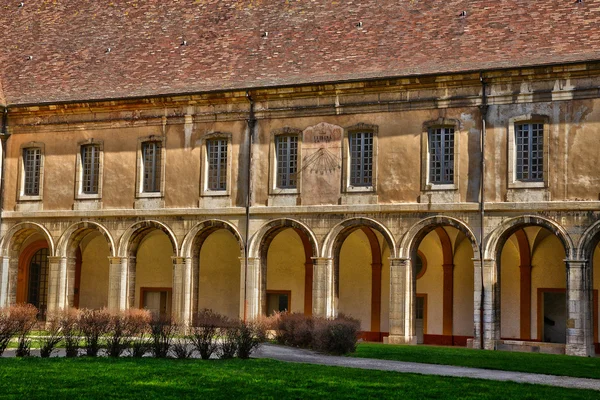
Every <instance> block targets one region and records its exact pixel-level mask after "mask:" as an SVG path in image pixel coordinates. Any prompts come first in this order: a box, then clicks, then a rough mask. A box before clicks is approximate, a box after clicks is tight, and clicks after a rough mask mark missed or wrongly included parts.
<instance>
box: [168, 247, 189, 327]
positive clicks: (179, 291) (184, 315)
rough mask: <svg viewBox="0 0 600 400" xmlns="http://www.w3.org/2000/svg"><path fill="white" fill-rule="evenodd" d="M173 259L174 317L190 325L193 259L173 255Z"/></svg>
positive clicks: (172, 312) (172, 311)
mask: <svg viewBox="0 0 600 400" xmlns="http://www.w3.org/2000/svg"><path fill="white" fill-rule="evenodd" d="M172 260H173V292H172V304H173V306H172V310H171V314H172V315H173V318H174V319H175V320H176V321H178V322H179V323H181V324H183V325H185V326H188V325H190V323H191V322H192V297H193V296H192V285H193V279H192V278H193V277H192V259H191V258H186V257H172Z"/></svg>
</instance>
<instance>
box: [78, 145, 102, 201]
mask: <svg viewBox="0 0 600 400" xmlns="http://www.w3.org/2000/svg"><path fill="white" fill-rule="evenodd" d="M99 177H100V146H99V145H97V144H90V145H85V146H81V191H82V192H83V193H85V194H97V193H98V182H99Z"/></svg>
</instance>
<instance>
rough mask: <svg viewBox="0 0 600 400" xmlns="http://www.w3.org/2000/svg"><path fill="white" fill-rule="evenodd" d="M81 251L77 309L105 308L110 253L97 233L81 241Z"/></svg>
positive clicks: (106, 304)
mask: <svg viewBox="0 0 600 400" xmlns="http://www.w3.org/2000/svg"><path fill="white" fill-rule="evenodd" d="M81 249H82V251H81V256H82V263H81V282H80V287H79V307H80V308H90V309H99V308H103V307H107V306H108V272H109V271H108V268H109V262H108V257H109V256H110V251H109V248H108V244H107V243H106V239H105V238H104V236H102V235H101V234H100V233H98V232H94V233H91V234H89V235H88V236H86V237H85V238H84V239H83V241H82V243H81Z"/></svg>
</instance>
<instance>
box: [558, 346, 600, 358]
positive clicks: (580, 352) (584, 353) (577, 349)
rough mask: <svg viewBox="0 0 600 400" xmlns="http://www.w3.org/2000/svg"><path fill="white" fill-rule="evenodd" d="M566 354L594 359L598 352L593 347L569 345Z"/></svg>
mask: <svg viewBox="0 0 600 400" xmlns="http://www.w3.org/2000/svg"><path fill="white" fill-rule="evenodd" d="M565 354H566V355H568V356H579V357H594V356H595V355H596V352H595V349H594V346H593V345H589V346H587V345H584V344H567V345H566V347H565Z"/></svg>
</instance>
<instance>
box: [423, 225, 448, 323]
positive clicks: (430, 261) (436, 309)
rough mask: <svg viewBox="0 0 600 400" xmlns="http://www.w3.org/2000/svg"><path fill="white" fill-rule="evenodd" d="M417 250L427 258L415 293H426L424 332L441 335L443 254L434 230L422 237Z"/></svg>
mask: <svg viewBox="0 0 600 400" xmlns="http://www.w3.org/2000/svg"><path fill="white" fill-rule="evenodd" d="M419 250H420V251H421V253H423V254H424V255H425V258H426V259H427V270H426V271H425V274H423V276H422V277H421V278H419V279H417V293H418V294H426V295H427V331H426V332H425V333H426V334H430V335H442V334H443V333H444V332H443V317H444V310H443V308H442V301H443V284H444V271H443V269H442V263H443V261H444V260H443V256H442V245H441V243H440V239H439V238H438V236H437V234H436V233H435V232H430V233H429V234H427V236H425V237H424V238H423V240H422V241H421V244H420V245H419Z"/></svg>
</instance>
